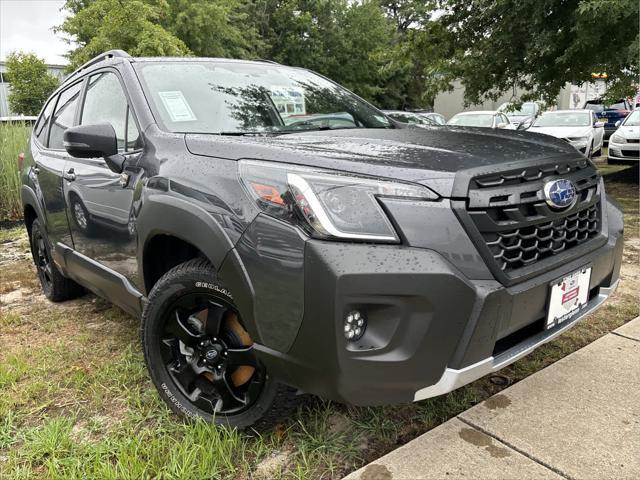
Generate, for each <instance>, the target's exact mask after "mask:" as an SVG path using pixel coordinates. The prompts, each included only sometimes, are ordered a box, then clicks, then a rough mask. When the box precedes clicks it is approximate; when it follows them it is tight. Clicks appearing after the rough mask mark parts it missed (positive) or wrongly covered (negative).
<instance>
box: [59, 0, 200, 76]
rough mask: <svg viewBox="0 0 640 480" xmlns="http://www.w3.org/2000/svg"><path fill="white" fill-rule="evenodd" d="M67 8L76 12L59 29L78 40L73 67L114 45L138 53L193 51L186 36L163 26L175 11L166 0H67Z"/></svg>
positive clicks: (71, 55) (70, 55) (155, 53)
mask: <svg viewBox="0 0 640 480" xmlns="http://www.w3.org/2000/svg"><path fill="white" fill-rule="evenodd" d="M65 8H66V9H67V10H69V11H70V12H71V13H72V15H70V16H69V17H67V18H66V20H65V21H64V23H63V24H62V25H60V26H59V27H57V28H56V29H55V31H56V32H62V33H64V34H66V35H67V36H69V37H71V38H72V39H74V40H75V41H76V43H77V44H78V47H77V48H76V49H74V50H73V51H72V52H71V53H70V54H69V60H70V65H69V70H74V69H76V68H77V67H78V66H80V65H82V64H83V63H85V62H86V61H88V60H90V59H91V58H93V57H95V56H96V55H99V54H100V53H102V52H104V51H106V50H111V49H114V48H120V49H123V50H126V51H127V52H129V54H131V55H134V56H180V55H188V54H190V53H191V52H190V50H189V49H188V48H187V46H186V45H185V43H184V42H183V41H182V40H180V39H179V38H178V37H176V36H175V35H173V34H172V33H170V32H169V31H167V30H166V29H165V28H163V26H162V23H163V22H166V21H168V19H169V18H170V13H171V11H170V6H169V3H168V2H167V1H166V0H91V1H90V0H67V2H66V3H65Z"/></svg>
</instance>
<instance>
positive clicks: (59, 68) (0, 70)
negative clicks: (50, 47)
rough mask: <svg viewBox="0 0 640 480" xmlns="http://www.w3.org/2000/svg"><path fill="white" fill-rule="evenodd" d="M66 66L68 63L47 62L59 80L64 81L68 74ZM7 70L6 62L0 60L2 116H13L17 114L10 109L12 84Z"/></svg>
mask: <svg viewBox="0 0 640 480" xmlns="http://www.w3.org/2000/svg"><path fill="white" fill-rule="evenodd" d="M65 68H66V65H49V64H47V71H48V72H49V73H50V74H51V75H53V76H54V77H56V78H57V79H58V80H59V81H62V79H63V78H64V77H65V75H66V74H65V73H64V69H65ZM6 71H7V64H6V62H0V117H11V116H14V115H15V113H14V112H11V110H10V109H9V92H10V91H11V85H10V84H9V82H8V81H7V79H6V78H5V73H6Z"/></svg>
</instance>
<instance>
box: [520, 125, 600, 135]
mask: <svg viewBox="0 0 640 480" xmlns="http://www.w3.org/2000/svg"><path fill="white" fill-rule="evenodd" d="M590 130H591V127H588V126H587V127H536V126H533V127H531V128H529V132H535V133H542V134H544V135H551V136H553V137H556V138H569V137H571V138H573V137H587V136H589V133H590Z"/></svg>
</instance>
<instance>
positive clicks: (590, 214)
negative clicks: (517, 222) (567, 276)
mask: <svg viewBox="0 0 640 480" xmlns="http://www.w3.org/2000/svg"><path fill="white" fill-rule="evenodd" d="M599 231H600V228H599V219H598V208H597V205H591V206H590V207H588V208H585V209H584V210H581V211H579V212H576V213H573V214H571V215H567V216H566V217H564V218H563V217H560V218H556V219H555V220H551V221H549V222H544V223H538V224H534V225H529V226H527V227H522V228H515V229H513V230H505V231H502V232H497V233H485V234H483V237H484V239H485V242H486V244H487V246H488V247H489V249H490V250H491V254H492V255H493V258H494V259H495V261H496V262H497V263H498V266H499V267H500V270H513V269H515V268H520V267H524V266H527V265H531V264H532V263H535V262H537V261H538V260H542V259H544V258H547V257H550V256H552V255H555V254H557V253H560V252H562V251H564V250H567V249H569V248H571V247H573V246H575V245H579V244H581V243H583V242H586V241H587V240H589V238H592V237H594V236H596V235H597V234H598V232H599Z"/></svg>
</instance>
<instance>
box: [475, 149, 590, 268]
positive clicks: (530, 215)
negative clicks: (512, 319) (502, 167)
mask: <svg viewBox="0 0 640 480" xmlns="http://www.w3.org/2000/svg"><path fill="white" fill-rule="evenodd" d="M557 178H566V179H569V180H571V181H572V182H573V183H574V185H575V187H576V194H577V196H578V199H577V201H576V203H575V204H574V205H573V206H572V207H570V208H569V209H564V210H562V209H555V208H552V207H550V206H549V205H548V204H547V203H546V200H545V197H544V191H543V189H544V184H545V183H546V182H548V181H550V180H554V179H557ZM600 188H601V187H600V179H599V176H598V174H597V172H596V169H595V167H594V166H593V165H592V164H591V163H590V162H588V161H587V160H578V161H574V162H567V163H563V164H560V165H558V164H556V165H548V166H544V167H534V168H529V169H523V170H518V171H512V172H503V173H500V174H494V175H486V176H481V177H479V178H475V179H473V180H472V181H471V183H470V188H469V198H468V202H467V209H466V210H467V214H468V215H469V217H470V218H471V220H472V223H473V225H474V226H475V228H476V229H477V230H478V232H479V234H480V235H479V237H476V238H478V239H481V242H482V244H481V245H480V247H481V250H482V249H484V251H485V257H486V258H488V259H489V261H491V262H493V263H494V265H495V267H497V269H499V270H500V271H502V272H504V273H505V274H506V275H507V276H510V275H516V274H517V270H518V269H520V268H523V267H528V266H531V265H533V264H535V263H536V262H539V261H542V260H544V259H546V258H549V257H552V256H554V255H557V254H560V253H561V252H566V251H568V250H571V249H572V248H574V247H576V246H578V245H580V244H583V243H585V242H588V241H589V240H590V239H593V238H595V237H597V236H598V235H599V233H600V230H601V220H600V219H601V214H600V198H601V192H600Z"/></svg>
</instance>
